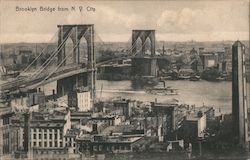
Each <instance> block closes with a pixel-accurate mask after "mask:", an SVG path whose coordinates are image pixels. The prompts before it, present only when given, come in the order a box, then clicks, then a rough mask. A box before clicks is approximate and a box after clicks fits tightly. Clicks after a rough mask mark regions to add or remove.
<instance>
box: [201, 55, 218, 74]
mask: <svg viewBox="0 0 250 160" xmlns="http://www.w3.org/2000/svg"><path fill="white" fill-rule="evenodd" d="M199 56H200V59H201V62H202V66H203V70H206V69H207V68H210V67H217V65H218V54H217V53H202V54H200V55H199Z"/></svg>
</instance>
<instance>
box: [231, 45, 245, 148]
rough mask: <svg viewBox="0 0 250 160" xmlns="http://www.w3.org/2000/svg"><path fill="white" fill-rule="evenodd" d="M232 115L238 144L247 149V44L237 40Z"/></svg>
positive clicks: (233, 63)
mask: <svg viewBox="0 0 250 160" xmlns="http://www.w3.org/2000/svg"><path fill="white" fill-rule="evenodd" d="M232 54H233V57H232V73H233V77H232V78H233V79H232V99H233V103H232V116H233V127H234V128H233V130H234V131H235V136H236V137H237V138H238V139H237V140H238V144H239V145H240V146H241V147H243V148H245V149H247V148H248V147H249V144H248V141H249V139H248V118H247V117H248V116H247V111H248V108H247V100H246V99H247V95H246V94H247V93H246V92H247V87H246V69H245V46H244V44H242V43H241V42H240V41H236V42H235V43H234V44H233V46H232Z"/></svg>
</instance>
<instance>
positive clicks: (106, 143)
mask: <svg viewBox="0 0 250 160" xmlns="http://www.w3.org/2000/svg"><path fill="white" fill-rule="evenodd" d="M141 138H142V137H141V136H133V135H130V136H127V135H123V136H103V135H82V136H80V137H79V138H77V139H76V142H77V145H78V147H79V151H80V152H81V153H85V154H86V153H88V154H90V155H92V154H103V153H128V152H133V149H134V146H135V144H136V142H137V141H139V140H140V139H141Z"/></svg>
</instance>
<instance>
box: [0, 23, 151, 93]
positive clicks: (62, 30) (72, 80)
mask: <svg viewBox="0 0 250 160" xmlns="http://www.w3.org/2000/svg"><path fill="white" fill-rule="evenodd" d="M57 27H58V32H56V33H55V35H54V36H57V37H58V43H57V47H56V49H54V50H53V52H52V53H51V54H50V55H49V57H48V58H47V59H46V61H45V62H44V63H43V64H41V65H40V67H39V68H37V69H36V70H35V72H33V73H32V74H31V75H29V76H28V77H22V76H21V75H23V74H25V73H28V72H29V71H30V70H31V68H32V64H34V63H37V62H38V60H39V57H41V56H42V55H44V54H45V50H46V48H47V46H46V47H45V48H44V49H43V50H42V51H41V53H40V54H39V55H37V57H36V58H35V59H34V60H33V61H32V62H31V63H30V64H29V65H28V66H27V67H26V68H25V69H24V70H23V71H22V73H21V74H20V75H19V76H18V77H16V78H15V79H14V80H12V81H9V82H7V83H4V84H1V85H0V89H1V92H4V91H12V92H13V91H20V88H25V89H27V90H28V89H38V88H39V87H41V86H44V85H46V84H48V83H51V82H54V81H57V93H59V94H61V95H65V94H66V93H68V92H69V91H72V90H73V89H74V87H88V88H89V90H90V91H91V98H94V97H95V81H96V70H97V67H99V66H100V65H103V64H107V63H110V62H115V61H118V60H124V59H134V63H133V64H132V65H139V67H140V64H139V63H141V61H140V60H141V59H142V58H145V57H146V56H145V44H146V41H148V40H149V42H150V51H151V56H150V57H151V58H152V57H153V56H154V55H155V30H133V31H132V45H131V47H130V48H129V49H128V50H127V53H126V54H125V55H124V56H121V57H118V58H113V59H109V60H105V61H102V62H98V63H96V58H95V57H96V54H98V53H97V51H96V50H95V44H96V42H99V45H100V44H103V41H102V39H101V38H100V36H99V35H98V33H97V32H96V30H94V25H93V24H87V25H58V26H57ZM53 38H54V37H52V39H53ZM69 39H70V40H71V41H72V46H73V47H71V50H69V51H68V50H67V47H66V42H67V40H69ZM82 39H84V40H85V41H86V50H87V53H86V54H85V55H84V56H81V55H82V54H84V53H83V52H84V51H83V50H82V49H81V46H80V45H81V44H80V43H81V40H82ZM100 42H101V43H100ZM138 42H139V43H140V45H139V47H138ZM138 59H139V60H138ZM148 59H149V63H150V64H149V65H148V66H149V68H150V69H149V70H150V71H152V70H154V67H152V66H153V65H152V64H154V63H155V60H150V58H148ZM68 61H71V63H67V62H68ZM55 62H56V64H55ZM144 65H146V64H144ZM136 68H138V67H135V68H134V69H135V70H136ZM147 68H148V67H147ZM152 68H153V69H152ZM150 71H149V72H150Z"/></svg>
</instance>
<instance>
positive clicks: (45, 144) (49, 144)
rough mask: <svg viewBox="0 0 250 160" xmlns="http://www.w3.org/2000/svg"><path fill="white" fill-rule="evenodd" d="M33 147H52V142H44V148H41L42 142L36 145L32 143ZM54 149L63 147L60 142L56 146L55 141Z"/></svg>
mask: <svg viewBox="0 0 250 160" xmlns="http://www.w3.org/2000/svg"><path fill="white" fill-rule="evenodd" d="M33 147H52V142H49V143H47V142H44V146H42V142H39V143H38V144H37V143H36V142H33ZM54 147H63V143H62V142H60V143H59V145H58V143H57V141H55V143H54Z"/></svg>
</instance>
